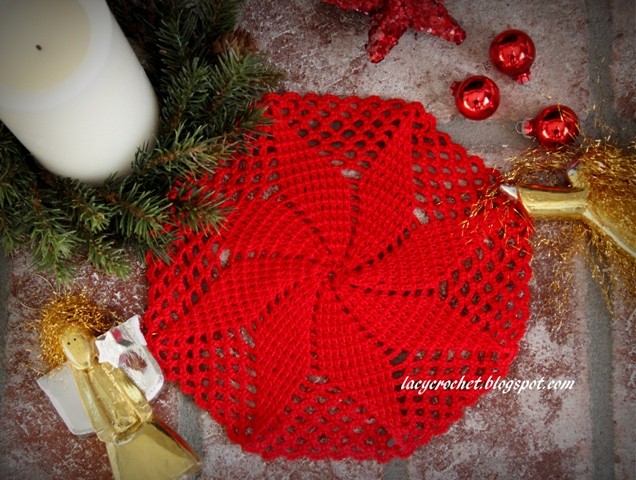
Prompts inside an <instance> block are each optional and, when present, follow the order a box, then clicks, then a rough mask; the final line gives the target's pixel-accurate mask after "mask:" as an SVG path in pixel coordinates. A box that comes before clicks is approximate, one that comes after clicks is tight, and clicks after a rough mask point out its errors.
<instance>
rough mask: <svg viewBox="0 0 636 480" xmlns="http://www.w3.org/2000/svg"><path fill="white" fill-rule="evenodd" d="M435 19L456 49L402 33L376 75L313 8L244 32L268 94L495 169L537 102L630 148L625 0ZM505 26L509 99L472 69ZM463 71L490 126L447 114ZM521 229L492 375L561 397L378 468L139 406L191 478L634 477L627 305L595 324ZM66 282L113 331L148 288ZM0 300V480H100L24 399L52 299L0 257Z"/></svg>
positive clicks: (161, 401)
mask: <svg viewBox="0 0 636 480" xmlns="http://www.w3.org/2000/svg"><path fill="white" fill-rule="evenodd" d="M445 5H446V7H447V8H448V10H449V12H450V13H451V14H452V15H453V16H454V17H455V18H456V19H457V20H458V21H459V22H460V23H461V24H462V26H463V27H464V28H465V30H466V31H467V39H466V41H465V42H464V44H462V45H461V46H455V45H453V44H450V43H447V42H445V41H443V40H440V39H438V38H435V37H432V36H430V35H427V34H424V33H415V32H412V31H410V32H407V33H406V34H405V35H404V36H403V37H402V38H401V40H400V43H399V45H398V46H396V47H395V48H394V49H393V50H392V51H391V52H390V53H389V55H388V56H387V58H386V59H385V60H384V61H383V62H381V63H379V64H371V63H370V62H368V60H367V54H366V51H365V49H364V44H365V42H366V40H367V31H368V24H369V19H368V17H366V16H364V15H362V14H359V13H356V12H344V11H341V10H339V9H337V8H336V7H333V6H330V5H327V4H325V3H323V2H322V1H320V0H247V1H246V4H245V10H244V18H243V25H244V26H245V27H246V28H247V29H249V30H250V31H251V32H252V33H253V34H254V36H255V37H256V40H257V43H258V45H259V47H260V49H261V50H262V51H264V52H265V53H267V54H269V55H270V58H271V60H272V61H273V63H275V64H276V65H278V66H279V67H281V68H282V69H283V70H285V71H286V72H287V73H288V80H287V81H286V82H285V84H284V88H286V89H288V90H296V91H299V92H309V91H314V92H318V93H332V94H337V95H360V96H367V95H380V96H383V97H401V98H405V99H407V100H411V101H419V102H422V103H423V104H424V106H425V107H426V108H427V109H428V110H429V111H430V112H431V113H432V114H434V115H435V116H436V117H437V118H438V122H439V128H440V129H441V130H443V131H447V132H449V133H450V134H451V136H452V137H453V139H454V140H455V141H456V142H459V143H461V144H462V145H464V146H465V147H466V148H467V149H468V150H469V152H470V153H474V154H477V155H480V156H482V157H483V158H484V159H485V161H486V163H487V164H489V165H492V166H495V167H497V168H500V169H503V170H505V169H507V168H509V166H510V160H509V158H511V157H514V156H515V155H518V154H519V153H520V152H521V151H522V150H523V149H525V148H526V147H528V146H531V145H532V141H531V140H529V139H526V138H523V137H522V136H520V135H519V134H518V133H517V132H516V131H515V127H516V124H517V122H518V121H519V120H521V119H523V118H529V117H532V116H533V115H535V114H536V113H537V111H538V110H539V109H541V108H543V107H544V106H547V105H549V104H552V103H563V104H566V105H568V106H570V107H571V108H573V109H574V110H575V111H576V112H577V113H578V114H579V116H580V117H581V118H582V119H583V120H587V121H588V122H587V125H588V126H591V125H592V123H593V120H594V121H595V118H594V117H595V115H601V116H602V118H601V119H600V120H601V121H602V122H603V123H604V124H606V125H609V126H612V127H614V128H616V127H617V126H618V127H621V128H622V132H623V136H622V137H620V138H622V139H623V140H625V139H627V140H629V139H633V135H634V133H635V132H636V123H635V122H634V120H635V118H636V104H635V103H634V102H635V100H634V85H635V83H636V78H635V77H634V75H635V73H634V72H636V55H635V50H636V25H635V23H634V18H635V17H636V15H635V13H636V5H635V4H634V2H633V0H610V1H609V2H607V3H605V2H596V1H595V0H560V1H558V2H555V1H552V2H548V1H542V2H526V1H524V0H492V1H490V2H474V1H470V0H446V2H445ZM507 28H520V29H523V30H525V31H527V32H528V33H529V34H530V35H531V37H532V38H533V40H534V42H535V44H536V47H537V59H536V61H535V64H534V65H533V67H532V80H531V81H530V83H528V84H527V85H524V86H520V85H518V84H516V83H514V82H513V81H512V80H511V79H510V78H508V77H506V76H505V75H503V74H501V73H499V72H498V71H496V70H495V69H494V68H493V67H492V66H491V65H490V63H489V60H488V46H489V44H490V41H491V39H492V38H493V37H494V36H495V35H496V34H497V33H499V32H500V31H502V30H504V29H507ZM599 53H600V55H599ZM472 74H486V75H488V76H490V77H491V78H492V79H493V80H495V82H497V84H498V85H499V87H500V89H501V106H500V108H499V110H498V112H497V113H496V114H495V115H494V116H493V117H491V118H490V119H488V120H486V121H483V122H472V121H468V120H466V119H464V118H463V117H461V116H460V115H459V114H458V113H457V112H456V110H455V108H454V104H453V99H452V96H451V94H450V89H449V86H450V83H451V82H452V81H453V80H461V79H463V78H465V77H467V76H468V75H472ZM608 99H611V100H612V101H611V102H608V101H607V100H608ZM595 132H596V130H595ZM625 132H626V133H625ZM629 135H631V137H630V136H629ZM537 232H538V235H537V238H542V239H544V240H546V241H545V242H544V243H539V242H537V243H536V245H535V248H536V254H535V258H534V261H533V270H534V277H533V280H532V294H533V301H532V314H531V317H530V319H529V321H528V326H527V332H526V335H525V336H524V339H523V341H522V342H521V346H520V351H519V354H518V356H517V358H516V359H515V361H514V363H513V365H512V367H511V371H510V372H509V375H508V378H509V379H519V380H533V379H537V378H541V377H544V378H545V379H546V380H557V379H561V380H573V381H574V386H573V387H572V388H571V389H569V390H550V391H548V390H541V391H539V390H528V391H525V392H520V393H518V394H517V393H512V392H510V393H507V394H504V393H502V392H500V391H492V392H490V393H488V394H487V395H484V396H482V397H481V398H480V400H479V401H478V403H477V404H476V405H475V406H473V407H472V408H469V409H467V410H466V411H465V413H464V416H463V417H462V419H460V420H459V421H458V422H457V423H455V424H454V425H453V426H452V427H451V429H450V430H449V431H448V432H447V433H446V434H444V435H441V436H438V437H435V438H433V440H432V441H431V442H430V443H429V444H427V445H425V446H423V447H422V448H421V449H419V450H418V451H417V452H416V453H415V454H414V455H413V456H411V457H410V458H408V459H396V460H394V461H392V462H390V463H389V464H386V465H380V464H377V463H375V462H356V461H351V460H343V461H329V460H325V461H319V462H316V461H309V460H297V461H287V460H284V459H278V460H274V461H264V460H262V459H261V458H260V457H259V456H257V455H253V454H250V453H246V452H243V451H242V450H241V449H240V447H238V446H237V445H234V444H232V443H231V442H230V441H229V440H228V438H227V436H226V435H225V433H224V430H223V427H221V426H220V425H218V424H217V423H216V422H214V421H213V420H211V419H210V417H209V416H208V415H207V414H206V413H205V412H203V411H201V410H199V409H198V408H196V407H195V406H194V405H193V404H192V401H191V400H190V399H188V398H186V397H184V396H183V395H182V394H181V393H180V392H179V391H178V388H177V387H176V386H175V385H168V386H167V387H166V389H165V390H164V391H163V393H162V394H161V396H160V397H159V398H158V399H157V400H156V401H155V402H154V403H153V407H154V409H155V412H156V413H157V414H158V415H159V416H161V417H162V418H164V419H165V420H166V421H167V422H168V423H169V424H170V425H172V426H173V427H175V428H177V429H178V430H179V432H180V433H181V434H182V435H183V436H184V438H185V439H186V440H187V441H188V442H189V443H190V444H191V445H192V446H193V448H194V449H195V450H196V451H197V452H198V453H199V454H200V456H201V458H202V461H203V464H204V469H203V473H202V474H201V475H200V478H201V479H205V480H208V479H233V478H246V479H253V480H257V479H289V480H292V479H298V480H305V479H308V480H309V479H347V480H348V479H355V480H357V479H360V480H362V479H383V480H398V479H399V480H419V479H473V478H480V479H481V478H488V479H493V478H500V479H501V478H516V479H522V480H524V479H528V480H529V479H537V478H542V479H552V478H554V479H577V480H578V479H588V478H615V479H620V480H634V479H636V425H635V422H634V418H636V347H635V346H634V345H636V338H635V337H636V298H633V297H630V296H629V294H628V293H627V288H626V286H625V285H621V284H620V281H619V284H618V286H617V287H616V288H615V289H613V290H612V291H611V292H609V294H610V297H609V305H610V307H611V311H612V315H610V314H609V313H608V310H607V308H606V306H605V303H604V302H603V298H602V295H601V292H600V291H599V289H598V287H597V286H596V284H595V283H594V282H593V281H592V279H591V276H590V273H589V270H588V268H587V266H586V265H585V263H584V261H583V258H582V256H581V255H580V254H573V253H564V252H572V251H574V250H572V249H571V247H572V244H577V242H579V240H577V237H576V236H575V235H574V234H573V232H574V230H572V228H571V225H568V224H563V225H554V224H550V223H541V224H537ZM575 246H579V247H582V246H583V245H575ZM579 250H580V249H579ZM558 272H560V273H558ZM555 274H556V277H555ZM555 278H556V282H555ZM3 280H5V281H6V283H5V284H3V283H2V282H3ZM77 285H80V286H84V287H86V290H87V292H88V293H89V296H91V298H93V299H94V300H95V301H96V302H97V303H100V304H102V305H105V306H108V307H111V308H112V309H114V310H115V311H117V312H118V313H119V314H120V316H122V318H127V317H128V316H130V315H132V314H135V313H140V312H141V311H143V309H144V307H145V291H146V282H145V279H144V272H143V268H141V267H140V266H138V265H137V266H136V270H135V274H134V276H133V277H132V279H130V280H128V281H126V282H123V281H119V280H113V279H110V278H107V277H104V276H101V275H98V274H95V273H94V272H92V271H90V269H88V268H85V269H83V270H82V272H81V274H80V275H79V276H78V278H77ZM0 286H1V287H2V288H1V289H0V358H1V360H0V396H1V397H0V399H1V403H0V432H1V433H0V478H11V479H17V480H22V479H24V480H27V479H29V480H52V479H59V478H78V479H90V480H93V479H97V480H99V479H107V478H111V475H110V469H109V465H108V460H107V458H106V454H105V449H104V445H103V444H102V443H101V442H99V441H98V440H97V439H96V438H95V437H94V436H86V437H75V436H73V435H72V434H70V433H69V432H68V431H67V430H66V427H65V426H64V424H63V423H62V422H61V420H60V419H59V418H57V414H56V413H55V411H54V409H53V408H52V407H51V405H50V404H49V402H48V400H47V399H46V397H45V395H44V393H43V392H42V391H40V389H39V388H38V387H37V385H36V384H35V380H36V378H37V376H38V375H39V373H38V372H39V371H40V370H41V369H42V365H41V362H40V358H39V347H38V345H37V341H36V335H35V331H34V329H33V322H34V320H35V319H36V318H37V315H38V309H39V308H40V307H41V306H42V305H43V304H45V303H46V302H47V301H48V300H49V299H50V298H52V296H53V295H54V292H53V290H52V288H51V286H50V285H49V283H48V282H47V281H46V280H45V279H43V278H42V277H40V276H38V275H37V274H35V273H34V272H33V270H32V269H31V268H30V267H29V266H28V263H27V260H26V257H25V256H18V257H17V258H16V259H14V260H13V261H12V262H11V263H10V264H6V262H5V260H4V259H2V258H1V257H0ZM4 297H7V298H4Z"/></svg>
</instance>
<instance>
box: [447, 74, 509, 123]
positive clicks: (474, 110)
mask: <svg viewBox="0 0 636 480" xmlns="http://www.w3.org/2000/svg"><path fill="white" fill-rule="evenodd" d="M451 92H452V93H453V95H454V96H455V104H456V105H457V109H458V110H459V112H460V113H461V114H462V115H463V116H465V117H466V118H469V119H471V120H483V119H485V118H488V117H490V116H491V115H492V114H493V113H495V111H496V110H497V107H499V88H498V87H497V84H496V83H495V82H493V81H492V80H491V79H490V78H488V77H484V76H483V75H473V76H472V77H468V78H467V79H466V80H464V81H463V82H453V84H452V85H451Z"/></svg>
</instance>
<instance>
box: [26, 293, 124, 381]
mask: <svg viewBox="0 0 636 480" xmlns="http://www.w3.org/2000/svg"><path fill="white" fill-rule="evenodd" d="M116 323H117V321H116V319H115V316H114V315H113V314H112V312H110V311H109V310H107V309H106V308H103V307H100V306H98V305H96V304H95V303H93V302H92V301H91V300H90V299H89V298H88V296H87V295H86V292H79V293H66V294H58V295H56V296H55V298H54V299H53V300H51V301H50V302H49V303H48V304H47V305H46V306H44V308H43V309H42V313H41V317H40V319H39V321H38V322H37V325H36V329H37V331H38V334H39V337H40V338H39V340H40V347H41V350H42V359H43V360H44V362H45V363H46V365H47V367H48V369H49V370H52V369H53V368H55V367H57V366H59V365H61V364H62V363H64V362H65V361H66V356H65V355H64V352H63V351H62V347H61V344H60V339H61V338H62V335H63V334H64V332H65V331H66V330H67V329H68V328H69V327H70V326H78V327H80V328H81V329H82V330H84V331H85V332H87V333H88V334H89V335H91V336H98V335H101V334H102V333H104V332H106V331H108V330H109V329H110V328H111V327H113V326H114V325H115V324H116Z"/></svg>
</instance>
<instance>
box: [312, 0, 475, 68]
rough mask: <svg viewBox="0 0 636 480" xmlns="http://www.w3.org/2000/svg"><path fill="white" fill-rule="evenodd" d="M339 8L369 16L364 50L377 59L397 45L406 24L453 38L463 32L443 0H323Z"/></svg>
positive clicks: (461, 37)
mask: <svg viewBox="0 0 636 480" xmlns="http://www.w3.org/2000/svg"><path fill="white" fill-rule="evenodd" d="M324 1H325V2H326V3H329V4H332V5H335V6H337V7H339V8H341V9H343V10H355V11H357V12H361V13H365V14H367V15H369V16H370V17H371V25H370V27H369V42H368V43H367V51H368V52H369V60H371V62H373V63H378V62H380V61H381V60H383V59H384V57H386V55H387V54H388V53H389V51H390V50H391V49H392V48H393V47H394V46H395V45H397V43H398V41H399V39H400V37H401V36H402V34H403V33H404V32H406V30H407V29H408V28H413V29H414V30H417V31H420V32H426V33H430V34H431V35H435V36H437V37H440V38H443V39H444V40H448V41H449V42H455V43H456V44H457V45H459V44H460V43H462V42H463V41H464V39H465V38H466V32H465V31H464V30H463V29H462V27H460V26H459V24H458V23H457V21H456V20H455V19H454V18H453V17H451V16H450V15H449V14H448V11H447V10H446V8H444V2H443V0H324Z"/></svg>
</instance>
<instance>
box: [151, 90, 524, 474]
mask: <svg viewBox="0 0 636 480" xmlns="http://www.w3.org/2000/svg"><path fill="white" fill-rule="evenodd" d="M265 105H266V106H267V114H268V115H269V117H271V119H272V120H273V121H274V123H273V124H272V125H271V126H269V127H267V132H268V134H269V135H267V136H263V137H260V138H259V139H258V140H257V141H256V142H255V144H254V148H253V151H252V152H251V155H246V156H243V157H240V158H237V159H236V160H234V161H232V162H230V163H229V164H228V165H226V166H223V167H221V168H219V169H218V171H217V173H216V175H215V177H214V178H213V179H212V180H211V181H210V183H209V184H208V185H206V187H208V188H211V189H214V190H215V191H216V194H217V195H218V196H219V198H222V199H224V200H225V204H224V206H225V207H226V208H228V209H229V210H228V211H229V214H228V216H227V222H226V224H225V226H224V228H223V230H222V231H221V232H220V233H218V234H214V233H208V234H204V233H201V234H187V235H186V236H185V238H184V240H182V241H179V242H177V243H176V244H175V245H174V250H173V253H172V259H173V261H172V263H171V264H170V266H166V265H165V264H163V263H162V262H159V261H156V262H155V263H153V262H151V264H150V265H149V268H148V279H149V282H150V289H149V296H148V302H149V306H148V310H147V313H146V315H145V328H146V329H147V334H146V337H147V341H148V345H149V347H150V348H151V350H152V352H153V353H154V354H155V355H156V356H157V358H158V360H159V362H160V363H161V365H162V367H163V369H164V371H165V374H166V376H167V378H168V379H170V380H174V381H178V382H179V384H180V386H181V388H182V390H183V391H184V392H185V393H187V394H191V395H194V399H195V401H196V403H197V405H199V406H200V407H202V408H204V409H206V410H208V411H209V412H210V413H211V414H212V416H213V417H214V418H215V419H216V420H217V421H218V422H220V423H221V424H223V425H225V426H226V428H227V433H228V435H229V437H230V438H231V439H232V440H233V441H235V442H237V443H239V444H240V445H241V446H242V447H243V448H244V449H245V450H247V451H250V452H257V453H259V454H261V455H262V456H263V457H265V458H273V457H277V456H285V457H289V458H297V457H301V456H306V457H311V458H315V459H322V458H343V457H353V458H356V459H376V460H378V461H380V462H385V461H388V460H390V459H391V458H393V457H396V456H400V457H405V456H408V455H410V454H411V453H412V452H413V450H414V449H415V448H416V447H418V446H419V445H422V444H424V443H426V442H428V441H429V440H430V438H431V437H432V436H433V435H436V434H440V433H442V432H444V431H446V430H447V429H448V427H449V425H450V424H451V423H452V422H454V421H456V420H457V419H459V418H460V416H461V415H462V411H463V408H464V407H466V406H468V405H471V404H473V403H474V402H475V401H476V400H477V398H478V397H479V396H480V395H481V394H483V393H484V390H475V389H467V390H460V389H454V390H453V389H448V390H444V389H441V388H440V389H438V390H432V391H430V390H429V391H426V392H424V393H423V394H421V395H419V394H418V391H417V390H403V389H401V386H402V384H403V382H404V381H405V379H406V378H407V377H408V378H409V379H413V380H422V381H424V380H431V379H436V380H458V379H460V378H461V377H462V376H463V377H464V379H465V381H469V380H474V379H477V378H479V377H481V378H482V379H483V380H485V379H487V378H488V377H489V376H491V375H492V376H493V378H494V377H498V376H504V375H505V374H506V372H507V370H508V366H509V365H510V362H511V361H512V360H513V358H514V356H515V354H516V352H517V349H518V342H519V340H520V338H521V337H522V335H523V333H524V328H525V322H526V318H527V315H528V300H529V292H528V280H529V279H530V276H531V270H530V267H529V261H530V256H531V255H530V247H529V245H528V242H527V238H528V235H529V234H530V230H531V225H530V222H529V220H527V219H526V218H525V217H524V216H522V215H521V214H519V213H518V212H517V210H516V209H515V208H514V205H513V204H511V203H510V202H509V200H507V199H504V198H499V197H498V198H496V199H495V201H494V202H493V203H492V205H491V206H490V207H489V208H487V209H482V211H481V212H480V213H478V214H475V211H476V209H475V208H473V207H474V205H475V203H476V201H477V200H478V198H480V196H482V195H483V193H484V192H485V190H486V189H487V188H488V187H489V186H490V185H492V184H493V182H496V181H497V178H498V175H497V172H496V171H495V170H492V169H488V168H485V167H484V165H483V162H482V160H481V159H480V158H478V157H475V156H468V155H467V154H466V152H465V150H464V149H463V148H462V147H461V146H459V145H456V144H454V143H453V142H452V141H451V140H450V138H449V137H448V135H446V134H444V133H441V132H438V131H436V129H435V119H434V117H432V116H431V115H429V114H428V113H426V112H425V111H424V109H423V108H422V106H421V105H420V104H416V103H406V102H404V101H401V100H381V99H380V98H377V97H372V98H366V99H362V98H345V99H341V98H337V97H334V96H317V95H313V94H310V95H306V96H304V97H301V96H299V95H297V94H293V93H289V94H285V95H269V96H267V97H266V99H265ZM471 212H472V213H473V215H471Z"/></svg>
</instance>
